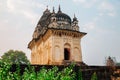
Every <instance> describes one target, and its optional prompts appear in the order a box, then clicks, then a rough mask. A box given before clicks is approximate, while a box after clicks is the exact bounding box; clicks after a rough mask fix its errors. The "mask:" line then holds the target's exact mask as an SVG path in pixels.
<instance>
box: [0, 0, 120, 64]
mask: <svg viewBox="0 0 120 80" xmlns="http://www.w3.org/2000/svg"><path fill="white" fill-rule="evenodd" d="M59 4H60V5H61V9H62V12H64V13H66V14H68V15H69V16H70V17H71V18H73V15H74V13H75V15H76V17H77V18H78V20H79V26H80V31H81V32H86V33H88V34H87V35H86V36H85V37H83V39H82V53H83V54H82V55H83V61H84V62H85V63H86V64H89V65H104V60H105V57H108V56H112V57H116V60H117V61H118V62H120V8H119V5H120V0H0V53H1V54H0V55H3V53H4V52H7V51H8V50H10V49H14V50H22V51H23V52H25V53H26V55H27V56H28V58H29V59H30V50H29V49H27V45H28V43H29V41H30V40H31V39H32V34H33V31H34V29H35V27H36V25H37V22H38V21H39V19H40V17H41V15H42V14H43V11H44V10H45V9H46V6H47V5H48V7H49V9H50V10H51V11H52V7H53V6H54V7H55V11H56V12H57V10H58V6H59Z"/></svg>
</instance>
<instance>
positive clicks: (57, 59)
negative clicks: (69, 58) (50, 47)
mask: <svg viewBox="0 0 120 80" xmlns="http://www.w3.org/2000/svg"><path fill="white" fill-rule="evenodd" d="M60 56H61V51H60V47H59V46H55V54H54V60H55V61H57V62H58V61H60V60H61V59H60Z"/></svg>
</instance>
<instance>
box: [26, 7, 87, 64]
mask: <svg viewBox="0 0 120 80" xmlns="http://www.w3.org/2000/svg"><path fill="white" fill-rule="evenodd" d="M85 35H86V33H84V32H80V27H79V25H78V20H77V18H76V17H75V15H74V18H73V19H71V18H70V16H68V15H67V14H65V13H63V12H62V11H61V8H60V6H59V8H58V11H57V12H55V10H54V8H53V11H52V12H50V10H49V9H48V8H47V9H46V10H45V11H44V12H43V15H42V16H41V18H40V20H39V21H38V24H37V26H36V28H35V31H34V33H33V38H32V40H31V41H30V42H29V44H28V48H29V49H30V50H31V64H39V65H65V64H69V63H71V62H75V63H77V64H78V65H81V64H84V63H83V61H82V50H81V39H82V37H83V36H85Z"/></svg>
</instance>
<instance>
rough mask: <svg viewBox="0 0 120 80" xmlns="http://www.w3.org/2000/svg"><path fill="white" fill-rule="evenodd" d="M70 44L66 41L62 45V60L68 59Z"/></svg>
mask: <svg viewBox="0 0 120 80" xmlns="http://www.w3.org/2000/svg"><path fill="white" fill-rule="evenodd" d="M70 49H71V48H70V44H68V43H66V44H65V45H64V60H70V55H71V53H70V52H71V50H70Z"/></svg>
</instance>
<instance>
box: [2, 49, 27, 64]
mask: <svg viewBox="0 0 120 80" xmlns="http://www.w3.org/2000/svg"><path fill="white" fill-rule="evenodd" d="M1 61H2V62H6V63H10V64H29V60H28V59H27V57H26V55H25V53H24V52H22V51H18V50H15V51H14V50H9V51H8V52H5V53H4V54H3V55H2V56H1Z"/></svg>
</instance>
